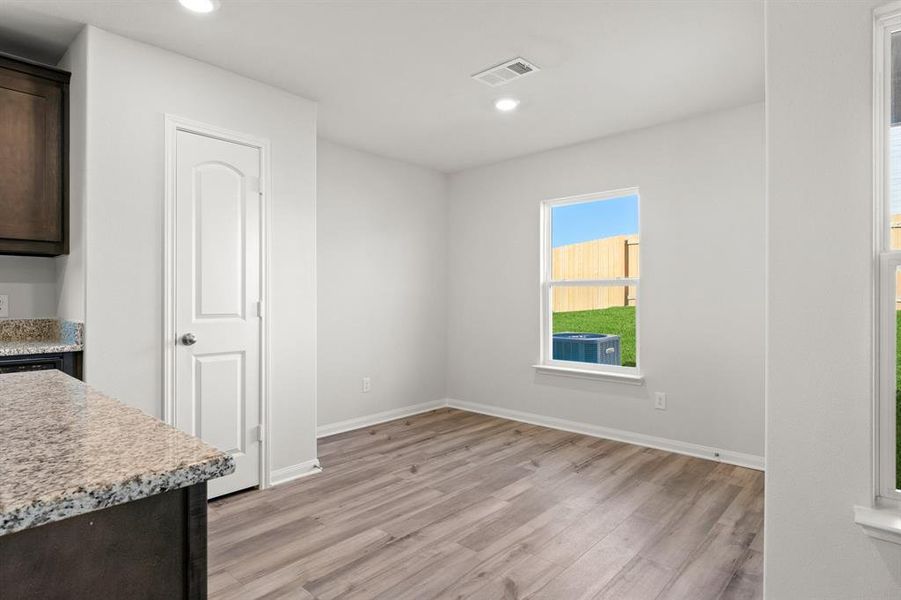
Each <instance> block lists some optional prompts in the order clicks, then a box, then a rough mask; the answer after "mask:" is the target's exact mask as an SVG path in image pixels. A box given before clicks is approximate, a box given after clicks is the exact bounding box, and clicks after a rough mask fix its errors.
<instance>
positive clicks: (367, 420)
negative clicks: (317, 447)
mask: <svg viewBox="0 0 901 600" xmlns="http://www.w3.org/2000/svg"><path fill="white" fill-rule="evenodd" d="M445 406H447V402H446V401H445V400H433V401H432V402H422V403H420V404H412V405H410V406H403V407H401V408H395V409H392V410H386V411H384V412H380V413H375V414H372V415H365V416H362V417H357V418H355V419H348V420H346V421H338V422H337V423H329V424H328V425H320V426H319V427H317V428H316V437H317V438H321V437H326V436H329V435H335V434H336V433H344V432H345V431H352V430H354V429H361V428H363V427H370V426H372V425H378V424H379V423H384V422H386V421H393V420H394V419H403V418H404V417H411V416H413V415H418V414H420V413H424V412H428V411H430V410H435V409H436V408H444V407H445Z"/></svg>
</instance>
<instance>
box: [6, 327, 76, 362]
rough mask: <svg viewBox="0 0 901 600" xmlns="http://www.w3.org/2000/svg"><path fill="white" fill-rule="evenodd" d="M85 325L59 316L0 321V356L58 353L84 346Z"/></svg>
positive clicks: (72, 350)
mask: <svg viewBox="0 0 901 600" xmlns="http://www.w3.org/2000/svg"><path fill="white" fill-rule="evenodd" d="M83 340H84V325H83V324H82V323H79V322H76V321H61V320H58V319H5V320H2V321H0V356H24V355H26V354H57V353H60V352H81V351H82V350H84V341H83Z"/></svg>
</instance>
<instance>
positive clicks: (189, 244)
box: [175, 131, 261, 498]
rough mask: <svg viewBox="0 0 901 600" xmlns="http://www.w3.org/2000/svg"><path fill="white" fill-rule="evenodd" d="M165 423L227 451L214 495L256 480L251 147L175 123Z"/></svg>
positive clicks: (256, 255)
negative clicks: (171, 404)
mask: <svg viewBox="0 0 901 600" xmlns="http://www.w3.org/2000/svg"><path fill="white" fill-rule="evenodd" d="M175 157H176V167H175V168H176V173H175V271H176V273H175V304H176V306H175V327H176V340H177V342H176V343H177V346H176V352H175V354H176V359H175V363H176V372H175V392H176V398H175V421H176V423H175V425H176V427H178V428H179V429H182V430H183V431H186V432H188V433H191V434H193V435H196V436H198V437H200V438H201V439H203V440H204V441H206V442H207V443H209V444H211V445H213V446H216V447H217V448H219V449H220V450H223V451H226V452H228V453H230V454H231V455H232V456H234V458H235V462H236V465H237V468H236V470H235V472H234V473H233V474H232V475H228V476H226V477H222V478H219V479H214V480H212V481H210V482H209V486H208V490H209V496H210V497H211V498H212V497H215V496H219V495H222V494H227V493H230V492H234V491H237V490H241V489H245V488H249V487H254V486H258V485H260V451H261V449H260V447H261V442H260V437H261V435H260V433H261V432H260V423H261V418H260V316H259V314H260V313H259V302H260V295H261V294H260V290H261V286H260V256H261V251H260V250H261V248H260V246H261V244H260V242H261V235H260V218H261V207H260V203H261V198H260V194H259V191H260V162H261V161H260V159H261V156H260V150H259V148H254V147H250V146H246V145H243V144H240V143H235V142H228V141H224V140H220V139H216V138H212V137H207V136H204V135H199V134H195V133H190V132H186V131H178V132H177V134H176V147H175Z"/></svg>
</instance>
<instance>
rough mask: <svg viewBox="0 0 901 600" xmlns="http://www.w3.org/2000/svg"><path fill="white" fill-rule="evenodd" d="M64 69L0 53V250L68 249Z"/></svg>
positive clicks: (40, 251)
mask: <svg viewBox="0 0 901 600" xmlns="http://www.w3.org/2000/svg"><path fill="white" fill-rule="evenodd" d="M67 82H68V73H64V72H61V71H59V70H57V69H48V68H45V67H40V66H37V65H33V64H31V63H27V62H20V61H16V60H14V59H11V58H9V57H6V56H0V215H3V218H2V219H0V253H2V254H36V255H57V254H65V253H67V252H68V189H67V188H68V181H67V175H68V174H67V155H66V154H67V135H66V128H67V125H68V123H67V111H68V102H67V100H68V98H67V95H68V94H67V92H68V90H67V86H68V83H67Z"/></svg>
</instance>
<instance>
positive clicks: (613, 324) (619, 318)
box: [554, 306, 635, 367]
mask: <svg viewBox="0 0 901 600" xmlns="http://www.w3.org/2000/svg"><path fill="white" fill-rule="evenodd" d="M563 331H572V332H574V333H606V334H613V335H618V336H619V337H620V351H621V352H622V356H623V366H626V367H634V366H635V307H634V306H613V307H611V308H604V309H601V310H578V311H574V312H559V313H554V333H560V332H563Z"/></svg>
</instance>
